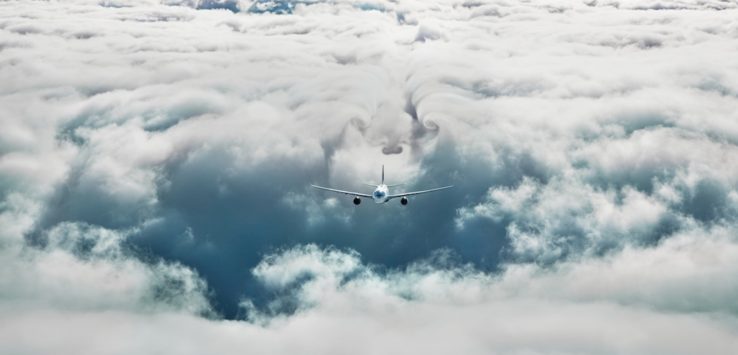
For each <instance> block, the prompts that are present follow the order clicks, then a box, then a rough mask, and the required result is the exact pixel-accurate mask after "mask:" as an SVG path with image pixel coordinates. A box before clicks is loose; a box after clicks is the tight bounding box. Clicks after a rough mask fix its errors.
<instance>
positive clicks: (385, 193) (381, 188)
mask: <svg viewBox="0 0 738 355" xmlns="http://www.w3.org/2000/svg"><path fill="white" fill-rule="evenodd" d="M366 185H370V186H375V185H374V184H366ZM397 185H400V184H397ZM397 185H387V184H385V183H384V165H382V182H381V183H380V184H378V185H376V188H375V189H374V192H372V194H371V195H370V194H364V193H361V192H354V191H345V190H337V189H331V188H329V187H323V186H317V185H311V186H312V187H314V188H316V189H321V190H326V191H331V192H337V193H339V194H344V195H351V196H354V205H358V204H360V203H361V198H362V197H366V198H371V199H372V200H374V202H375V203H386V202H387V201H389V200H391V199H393V198H400V203H401V204H402V205H403V206H405V205H407V203H408V199H407V197H408V196H412V195H420V194H424V193H428V192H433V191H439V190H445V189H448V188H452V187H453V185H449V186H444V187H437V188H435V189H429V190H421V191H411V192H403V193H399V194H390V192H389V188H390V187H393V186H397Z"/></svg>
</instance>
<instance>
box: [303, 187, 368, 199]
mask: <svg viewBox="0 0 738 355" xmlns="http://www.w3.org/2000/svg"><path fill="white" fill-rule="evenodd" d="M310 186H312V187H314V188H316V189H321V190H326V191H332V192H338V193H339V194H344V195H351V196H361V197H368V198H372V195H369V194H363V193H361V192H353V191H344V190H336V189H331V188H328V187H323V186H318V185H310Z"/></svg>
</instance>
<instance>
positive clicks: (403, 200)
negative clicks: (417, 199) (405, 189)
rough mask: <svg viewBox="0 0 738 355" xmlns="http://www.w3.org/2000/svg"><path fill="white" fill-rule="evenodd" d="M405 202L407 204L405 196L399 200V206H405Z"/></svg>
mask: <svg viewBox="0 0 738 355" xmlns="http://www.w3.org/2000/svg"><path fill="white" fill-rule="evenodd" d="M407 202H408V200H407V196H402V198H401V199H400V203H401V204H402V205H403V206H405V205H407Z"/></svg>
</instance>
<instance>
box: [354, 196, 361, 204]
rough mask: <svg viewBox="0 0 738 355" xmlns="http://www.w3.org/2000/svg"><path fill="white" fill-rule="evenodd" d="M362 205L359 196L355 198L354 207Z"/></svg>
mask: <svg viewBox="0 0 738 355" xmlns="http://www.w3.org/2000/svg"><path fill="white" fill-rule="evenodd" d="M360 204H361V199H360V198H359V196H356V197H354V205H357V206H358V205H360Z"/></svg>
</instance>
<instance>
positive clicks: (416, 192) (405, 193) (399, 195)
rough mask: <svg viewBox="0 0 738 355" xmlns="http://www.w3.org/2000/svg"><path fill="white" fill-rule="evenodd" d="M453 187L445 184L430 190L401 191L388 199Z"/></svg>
mask: <svg viewBox="0 0 738 355" xmlns="http://www.w3.org/2000/svg"><path fill="white" fill-rule="evenodd" d="M452 187H454V185H449V186H444V187H437V188H435V189H430V190H422V191H411V192H404V193H401V194H393V195H389V196H387V200H391V199H393V198H398V197H403V196H410V195H420V194H424V193H428V192H433V191H438V190H445V189H450V188H452Z"/></svg>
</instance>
